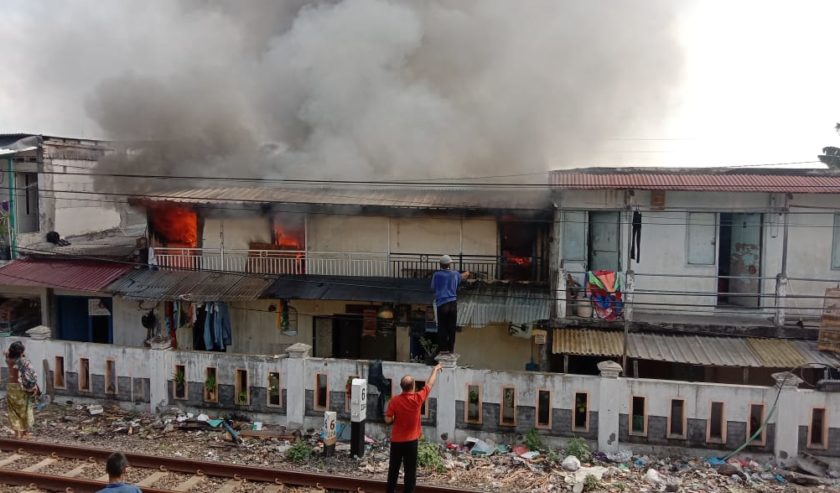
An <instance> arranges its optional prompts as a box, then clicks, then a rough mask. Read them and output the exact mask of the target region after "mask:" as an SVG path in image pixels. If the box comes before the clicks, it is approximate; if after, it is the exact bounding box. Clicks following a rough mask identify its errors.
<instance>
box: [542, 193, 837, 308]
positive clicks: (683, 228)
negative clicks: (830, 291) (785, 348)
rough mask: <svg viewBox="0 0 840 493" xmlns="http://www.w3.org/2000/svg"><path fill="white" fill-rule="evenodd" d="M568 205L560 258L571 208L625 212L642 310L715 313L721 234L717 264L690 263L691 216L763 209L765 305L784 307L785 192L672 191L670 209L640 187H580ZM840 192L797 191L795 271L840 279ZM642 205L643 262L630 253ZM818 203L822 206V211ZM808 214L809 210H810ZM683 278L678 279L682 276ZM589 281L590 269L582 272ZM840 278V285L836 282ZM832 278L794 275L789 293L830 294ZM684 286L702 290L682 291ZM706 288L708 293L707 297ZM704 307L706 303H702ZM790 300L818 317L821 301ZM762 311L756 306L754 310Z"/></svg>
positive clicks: (564, 196)
mask: <svg viewBox="0 0 840 493" xmlns="http://www.w3.org/2000/svg"><path fill="white" fill-rule="evenodd" d="M557 200H558V202H559V204H560V210H558V212H557V213H556V219H555V222H556V235H557V239H558V245H557V249H558V255H559V260H561V261H562V259H563V252H562V235H563V232H562V231H563V228H562V220H563V215H562V212H563V210H570V211H576V210H584V211H597V210H619V211H623V212H622V216H621V217H622V219H621V222H622V224H621V243H620V248H621V265H622V271H625V270H627V269H628V268H630V269H632V270H633V271H634V272H635V273H636V290H637V291H636V294H635V296H634V301H635V302H636V303H637V305H636V308H635V309H636V310H637V311H638V312H645V311H649V312H656V311H658V310H660V309H661V306H657V305H645V303H670V304H672V305H673V307H674V308H675V309H681V310H691V311H701V312H702V311H708V312H710V313H712V312H714V311H715V309H716V306H715V305H716V303H717V299H716V297H715V296H714V294H715V293H716V292H717V279H716V278H715V277H714V276H717V269H718V263H719V259H718V253H717V250H718V244H717V242H718V241H719V233H718V234H716V236H715V242H716V243H715V250H716V252H715V262H714V264H712V265H691V264H689V263H688V256H687V253H688V228H687V223H688V217H689V212H714V213H719V212H756V213H763V214H764V216H763V225H762V226H763V230H762V250H761V255H762V266H761V272H760V275H761V276H763V277H766V278H768V279H764V280H763V281H762V282H761V294H762V295H763V297H762V298H761V300H760V301H761V306H762V307H763V309H764V310H763V312H764V315H765V316H766V315H767V314H769V313H772V311H773V308H774V307H775V306H776V303H775V299H774V297H773V295H774V293H775V285H776V282H775V276H776V275H777V274H779V273H780V272H781V268H782V266H781V264H782V249H783V238H784V228H783V216H782V215H781V214H779V213H778V210H777V209H776V208H781V207H783V206H784V196H783V194H768V193H737V194H736V193H724V192H671V191H669V192H667V193H666V202H665V204H666V205H665V210H662V211H653V210H650V192H648V191H635V192H634V194H633V195H630V194H627V195H626V196H625V193H624V192H620V191H602V190H601V191H599V190H594V191H573V190H566V191H562V192H558V199H557ZM837 204H840V197H838V196H837V195H819V194H810V195H805V194H796V195H794V197H793V199H792V200H791V201H790V207H791V214H790V216H789V218H790V219H789V221H790V226H789V243H788V269H787V275H788V277H813V278H822V279H830V280H836V281H840V271H835V270H831V268H830V267H831V245H832V235H833V213H834V211H835V210H840V206H838V205H837ZM628 207H629V208H631V209H632V208H635V207H638V208H639V210H640V211H641V212H642V216H643V225H642V235H641V260H640V261H635V260H633V261H631V260H630V258H629V239H630V230H631V224H630V222H631V215H630V212H628V210H627V208H628ZM815 208H817V209H815ZM802 212H808V213H807V214H802ZM564 268H565V270H566V271H577V272H582V271H584V270H586V262H579V261H566V262H565V263H564ZM645 274H671V275H674V276H675V277H653V276H646V275H645ZM676 276H678V277H676ZM575 277H576V278H577V279H578V280H582V279H583V277H582V274H575ZM835 284H836V283H835ZM830 286H831V283H829V282H821V283H815V282H806V281H792V282H791V284H790V289H789V290H788V292H790V293H791V294H797V295H812V296H823V295H824V290H825V288H826V287H830ZM645 290H648V291H665V292H669V293H674V294H668V295H662V294H643V291H645ZM680 292H696V293H698V294H696V295H694V294H685V295H680V294H676V293H680ZM699 293H703V294H702V295H701V294H699ZM680 305H683V306H680ZM694 305H699V306H694ZM786 305H787V306H792V307H802V308H804V309H803V310H802V311H800V312H796V311H795V310H794V311H793V313H795V314H797V315H799V314H806V313H807V314H809V315H810V316H811V317H814V316H818V315H819V313H818V311H815V310H810V311H808V310H807V308H808V307H810V308H818V307H820V306H821V305H822V300H821V299H816V298H815V299H811V300H802V299H799V300H791V299H789V300H788V301H787V303H786ZM754 313H755V312H754Z"/></svg>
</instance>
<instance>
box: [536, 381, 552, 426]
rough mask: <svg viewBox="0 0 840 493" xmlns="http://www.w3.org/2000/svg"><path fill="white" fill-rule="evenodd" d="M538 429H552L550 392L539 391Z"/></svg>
mask: <svg viewBox="0 0 840 493" xmlns="http://www.w3.org/2000/svg"><path fill="white" fill-rule="evenodd" d="M537 428H551V391H550V390H537Z"/></svg>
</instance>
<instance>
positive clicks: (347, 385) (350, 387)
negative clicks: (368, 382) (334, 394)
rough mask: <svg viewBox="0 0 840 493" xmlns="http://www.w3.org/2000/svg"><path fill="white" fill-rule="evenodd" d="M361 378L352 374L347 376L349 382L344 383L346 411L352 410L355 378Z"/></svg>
mask: <svg viewBox="0 0 840 493" xmlns="http://www.w3.org/2000/svg"><path fill="white" fill-rule="evenodd" d="M354 378H359V377H358V376H356V375H351V376H349V377H347V383H345V384H344V410H345V411H346V412H348V413H349V412H350V400H351V398H352V397H351V394H352V393H353V379H354Z"/></svg>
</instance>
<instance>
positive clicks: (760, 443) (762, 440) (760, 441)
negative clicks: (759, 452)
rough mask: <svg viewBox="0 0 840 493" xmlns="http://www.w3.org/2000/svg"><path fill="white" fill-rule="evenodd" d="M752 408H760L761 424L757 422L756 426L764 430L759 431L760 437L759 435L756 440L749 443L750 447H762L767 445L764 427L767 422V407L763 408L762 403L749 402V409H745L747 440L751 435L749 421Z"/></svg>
mask: <svg viewBox="0 0 840 493" xmlns="http://www.w3.org/2000/svg"><path fill="white" fill-rule="evenodd" d="M754 406H761V422H759V424H758V426H759V428H760V427H761V426H764V429H763V430H761V435H759V437H758V439H757V440H751V441H750V445H756V446H759V447H763V446H764V445H766V444H767V426H765V424H766V423H765V422H766V420H767V406H765V405H764V403H763V402H750V404H749V407H748V408H747V411H748V414H747V439H749V438H750V437H751V436H752V433H750V420H751V419H752V410H753V407H754Z"/></svg>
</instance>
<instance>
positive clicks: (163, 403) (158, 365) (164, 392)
mask: <svg viewBox="0 0 840 493" xmlns="http://www.w3.org/2000/svg"><path fill="white" fill-rule="evenodd" d="M171 354H173V353H172V349H171V348H170V347H164V346H156V345H155V344H152V349H150V350H149V368H150V375H149V408H150V409H149V410H150V411H151V412H160V411H163V410H164V409H166V407H167V404H168V403H169V385H168V383H169V380H171V379H172V376H173V375H174V374H175V365H174V364H172V361H170V358H169V356H170V355H171Z"/></svg>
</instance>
